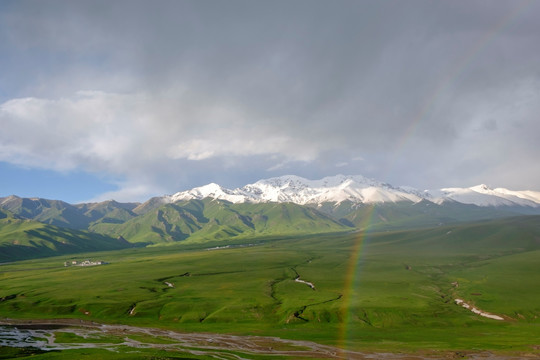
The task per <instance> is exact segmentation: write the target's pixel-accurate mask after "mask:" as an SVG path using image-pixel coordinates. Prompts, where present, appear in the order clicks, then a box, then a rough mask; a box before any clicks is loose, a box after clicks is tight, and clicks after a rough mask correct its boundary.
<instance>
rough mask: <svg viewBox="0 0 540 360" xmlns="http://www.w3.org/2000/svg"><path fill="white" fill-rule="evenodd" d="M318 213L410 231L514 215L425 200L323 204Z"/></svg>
mask: <svg viewBox="0 0 540 360" xmlns="http://www.w3.org/2000/svg"><path fill="white" fill-rule="evenodd" d="M319 210H321V211H323V212H325V213H327V214H329V215H331V216H333V217H334V218H336V219H339V221H340V222H341V223H343V224H347V225H349V226H354V227H358V228H371V229H377V230H393V229H394V230H395V229H413V228H418V227H432V226H439V225H448V224H455V223H463V222H474V221H479V220H487V219H497V218H503V217H514V216H517V214H516V213H515V212H511V211H508V209H506V208H495V207H480V206H476V205H468V204H461V203H457V202H450V201H449V202H444V203H443V204H436V203H433V202H430V201H427V200H423V201H420V202H418V203H413V202H408V201H403V202H398V203H380V204H353V203H351V202H349V201H344V202H342V203H340V204H338V205H335V204H332V203H326V204H323V205H322V206H321V207H320V208H319Z"/></svg>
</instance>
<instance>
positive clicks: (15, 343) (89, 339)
mask: <svg viewBox="0 0 540 360" xmlns="http://www.w3.org/2000/svg"><path fill="white" fill-rule="evenodd" d="M66 335H70V336H71V338H69V341H67V342H62V338H64V339H66ZM153 340H154V341H155V342H153ZM0 346H8V347H19V348H21V347H32V348H37V349H41V350H45V351H51V350H68V349H84V348H99V349H106V350H110V351H119V349H120V348H125V347H129V348H132V349H137V348H139V349H159V350H168V351H181V352H183V353H189V354H192V355H195V356H210V357H213V358H215V359H240V360H241V359H252V358H253V356H255V355H272V356H278V357H281V358H291V359H302V358H305V359H309V358H317V359H386V360H394V359H395V360H404V359H408V360H423V359H437V358H441V357H437V356H431V355H418V354H394V353H370V352H355V351H347V350H342V349H338V348H336V347H332V346H327V345H321V344H317V343H314V342H311V341H302V340H288V339H281V338H277V337H264V336H237V335H227V334H209V333H180V332H176V331H171V330H163V329H154V328H144V327H135V326H127V325H105V324H98V323H93V322H83V321H79V320H60V319H59V320H51V321H45V320H43V321H40V320H34V321H13V320H3V321H0ZM446 355H448V354H446ZM444 357H445V358H446V356H444ZM467 358H469V359H485V360H488V359H489V360H499V359H503V358H504V359H523V357H520V356H516V357H499V356H498V355H495V354H492V353H489V352H482V353H467Z"/></svg>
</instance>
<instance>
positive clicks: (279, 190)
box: [170, 175, 422, 205]
mask: <svg viewBox="0 0 540 360" xmlns="http://www.w3.org/2000/svg"><path fill="white" fill-rule="evenodd" d="M205 197H211V198H214V199H222V200H227V201H231V202H233V203H244V202H251V203H259V202H292V203H296V204H301V205H304V204H321V203H324V202H333V203H341V202H343V201H351V202H353V203H380V202H399V201H412V202H417V201H420V200H421V199H422V198H421V197H420V196H418V195H417V194H415V193H414V192H412V191H408V190H405V189H401V188H394V187H392V186H391V185H389V184H384V183H381V182H379V181H376V180H373V179H368V178H366V177H364V176H361V175H354V176H349V175H336V176H329V177H325V178H323V179H320V180H308V179H305V178H302V177H299V176H295V175H285V176H280V177H274V178H270V179H264V180H259V181H257V182H255V183H253V184H248V185H245V186H243V187H241V188H237V189H234V190H229V189H225V188H222V187H220V186H219V185H217V184H209V185H206V186H202V187H199V188H194V189H192V190H189V191H184V192H179V193H176V194H174V195H172V196H171V197H170V201H171V202H175V201H180V200H190V199H203V198H205Z"/></svg>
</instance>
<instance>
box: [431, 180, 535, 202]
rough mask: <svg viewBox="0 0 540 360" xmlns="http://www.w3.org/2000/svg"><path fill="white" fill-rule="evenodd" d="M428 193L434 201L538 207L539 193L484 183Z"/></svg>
mask: <svg viewBox="0 0 540 360" xmlns="http://www.w3.org/2000/svg"><path fill="white" fill-rule="evenodd" d="M429 195H430V198H431V200H432V201H434V202H436V203H442V202H444V201H448V200H453V201H457V202H460V203H463V204H473V205H477V206H529V207H540V193H537V192H534V191H524V192H520V191H511V190H507V189H504V188H497V189H491V188H490V187H489V186H487V185H485V184H481V185H477V186H473V187H470V188H444V189H440V190H430V191H429Z"/></svg>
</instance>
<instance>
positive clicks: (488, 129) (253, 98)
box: [0, 0, 540, 203]
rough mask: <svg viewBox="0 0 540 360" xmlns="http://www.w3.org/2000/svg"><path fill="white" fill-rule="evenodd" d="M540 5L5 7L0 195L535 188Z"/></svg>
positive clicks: (179, 2) (495, 0) (134, 197)
mask: <svg viewBox="0 0 540 360" xmlns="http://www.w3.org/2000/svg"><path fill="white" fill-rule="evenodd" d="M539 34H540V2H538V1H521V0H517V1H516V0H509V1H501V0H490V1H477V0H463V1H460V0H458V1H449V0H448V1H427V0H426V1H423V0H408V1H391V0H388V1H378V0H374V1H363V0H352V1H346V0H332V1H318V0H292V1H290V0H287V1H281V0H273V1H254V0H245V1H237V0H224V1H217V0H214V1H211V0H194V1H187V0H174V1H172V0H171V1H166V0H157V1H150V0H148V1H137V0H126V1H121V0H120V1H108V0H107V1H100V0H91V1H90V0H88V1H85V0H80V1H53V0H44V1H42V0H33V1H26V0H16V1H10V0H5V1H2V2H0V196H8V195H11V194H16V195H18V196H25V197H30V196H32V197H43V198H49V199H60V200H64V201H68V202H71V203H77V202H83V201H101V200H106V199H115V200H118V201H145V200H147V199H148V198H150V197H152V196H160V195H164V194H172V193H175V192H178V191H183V190H187V189H190V188H192V187H196V186H202V185H205V184H208V183H210V182H216V183H219V184H221V185H223V186H225V187H229V188H235V187H240V186H243V185H245V184H248V183H253V182H255V181H257V180H259V179H265V178H270V177H274V176H281V175H288V174H294V175H298V176H303V177H306V178H308V179H320V178H322V177H325V176H332V175H336V174H351V175H353V174H361V175H364V176H367V177H370V178H374V179H377V180H379V181H383V182H388V183H390V184H393V185H395V186H401V185H407V186H412V187H415V188H418V189H436V188H443V187H469V186H474V185H477V184H480V183H484V184H487V185H489V186H491V187H506V188H510V189H513V190H537V191H538V190H540V165H539V164H540V163H539V159H540V140H539V139H540V118H539V114H540V38H539V37H540V35H539Z"/></svg>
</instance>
